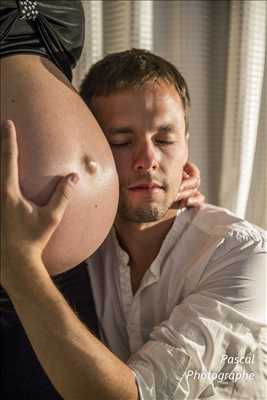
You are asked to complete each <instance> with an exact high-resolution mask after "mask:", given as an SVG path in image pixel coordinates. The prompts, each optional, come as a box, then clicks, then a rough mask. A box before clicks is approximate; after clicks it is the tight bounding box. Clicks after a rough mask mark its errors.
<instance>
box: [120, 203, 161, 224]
mask: <svg viewBox="0 0 267 400" xmlns="http://www.w3.org/2000/svg"><path fill="white" fill-rule="evenodd" d="M167 211H168V208H167V209H166V208H165V207H164V208H163V207H162V208H161V207H158V206H151V207H146V208H142V207H140V208H132V207H119V210H118V215H119V216H120V218H122V219H124V220H127V221H129V222H134V223H145V222H154V221H158V220H160V219H161V218H163V217H164V215H165V214H166V213H167Z"/></svg>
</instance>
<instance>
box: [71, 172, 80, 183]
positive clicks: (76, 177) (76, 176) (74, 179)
mask: <svg viewBox="0 0 267 400" xmlns="http://www.w3.org/2000/svg"><path fill="white" fill-rule="evenodd" d="M69 180H70V183H72V184H73V185H76V183H77V182H78V180H79V176H78V175H77V174H71V175H70V177H69Z"/></svg>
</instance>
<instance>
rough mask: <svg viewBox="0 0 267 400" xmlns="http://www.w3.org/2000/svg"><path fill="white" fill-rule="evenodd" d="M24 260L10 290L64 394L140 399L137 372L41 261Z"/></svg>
mask: <svg viewBox="0 0 267 400" xmlns="http://www.w3.org/2000/svg"><path fill="white" fill-rule="evenodd" d="M25 263H27V267H26V268H25ZM20 265H21V268H22V269H23V273H22V274H21V276H20V277H19V281H20V283H19V286H18V284H16V285H15V284H13V283H10V284H9V288H8V293H9V295H10V297H11V300H12V302H13V304H14V306H15V308H16V311H17V313H18V315H19V318H20V320H21V322H22V324H23V326H24V328H25V331H26V333H27V335H28V338H29V340H30V342H31V344H32V346H33V349H34V351H35V353H36V355H37V357H38V358H39V361H40V362H41V364H42V366H43V368H44V370H45V371H46V373H47V375H48V376H49V378H50V380H51V382H52V384H53V385H54V386H55V388H56V389H57V390H58V392H59V393H60V394H61V395H62V397H63V398H64V399H65V400H68V399H70V400H74V399H75V400H76V399H77V400H83V399H86V400H87V399H90V400H94V399H97V400H100V399H103V400H109V399H112V400H113V399H114V400H115V399H118V400H119V399H120V400H121V399H125V400H127V399H129V400H130V399H131V400H132V399H138V394H137V387H136V384H135V378H134V375H133V373H132V371H131V370H130V369H129V368H128V367H127V366H126V365H125V364H124V363H123V362H121V361H120V360H119V359H118V358H117V357H115V356H114V355H113V354H112V353H111V352H110V351H109V350H108V349H107V348H106V347H105V346H104V345H103V344H102V343H101V342H100V341H99V340H97V339H96V338H95V337H94V336H93V335H92V334H91V333H90V332H89V331H88V330H87V329H86V327H85V326H84V325H83V324H82V323H81V322H80V321H79V319H78V318H77V317H76V315H75V314H74V313H73V312H72V310H71V309H70V307H69V305H68V304H67V303H66V301H65V299H64V298H63V296H62V295H61V294H60V293H59V292H58V290H57V289H56V287H55V286H54V284H53V282H52V281H51V279H50V277H49V275H48V273H47V271H46V270H45V268H44V266H43V264H42V261H41V260H38V258H35V259H34V258H32V259H26V260H25V261H22V262H20ZM27 275H28V276H27Z"/></svg>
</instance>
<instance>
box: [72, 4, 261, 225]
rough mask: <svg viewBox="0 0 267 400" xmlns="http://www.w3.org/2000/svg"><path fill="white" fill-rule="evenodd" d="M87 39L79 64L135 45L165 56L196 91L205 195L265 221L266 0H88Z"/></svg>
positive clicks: (193, 124)
mask: <svg viewBox="0 0 267 400" xmlns="http://www.w3.org/2000/svg"><path fill="white" fill-rule="evenodd" d="M83 5H84V9H85V14H86V43H85V47H84V50H83V53H82V57H81V60H80V62H79V64H78V66H77V68H76V70H75V74H74V84H75V85H76V87H78V86H79V84H80V82H81V79H82V78H83V76H84V74H85V73H86V71H88V69H89V67H90V65H91V64H92V63H94V62H96V61H97V60H99V59H100V58H101V57H102V56H104V55H105V54H107V53H110V52H114V51H121V50H125V49H129V48H131V47H139V48H145V49H148V50H152V51H154V52H155V53H157V54H159V55H161V56H163V57H166V58H167V59H168V60H169V61H171V62H172V63H174V64H175V65H176V66H177V68H178V69H179V70H180V72H181V73H182V74H183V75H184V77H185V78H186V80H187V82H188V85H189V90H190V93H191V98H192V110H191V115H190V146H189V147H190V159H191V160H192V161H194V162H195V163H196V164H197V165H198V166H199V168H200V170H201V175H202V191H203V192H204V193H205V195H206V197H207V201H208V202H210V203H213V204H216V205H220V206H223V207H227V208H229V209H231V210H232V211H234V212H236V213H237V214H238V215H239V216H241V217H246V218H247V219H249V220H250V221H251V222H254V223H256V224H257V225H260V226H263V227H265V228H267V156H266V151H267V150H266V149H267V137H266V132H267V108H266V107H267V99H266V96H267V60H266V47H267V29H266V25H267V2H266V1H265V0H246V1H243V0H241V1H237V0H234V1H228V0H220V1H210V0H201V1H199V0H185V1H181V0H177V1H176V0H170V1H169V0H159V1H156V0H154V1H152V0H138V1H128V0H126V1H119V0H104V1H102V0H92V1H83Z"/></svg>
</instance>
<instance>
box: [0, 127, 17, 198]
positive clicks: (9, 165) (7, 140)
mask: <svg viewBox="0 0 267 400" xmlns="http://www.w3.org/2000/svg"><path fill="white" fill-rule="evenodd" d="M1 192H2V195H3V194H8V196H9V197H10V198H18V197H20V195H21V193H20V188H19V174H18V145H17V137H16V129H15V125H14V124H13V122H12V121H4V123H3V125H2V128H1Z"/></svg>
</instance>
